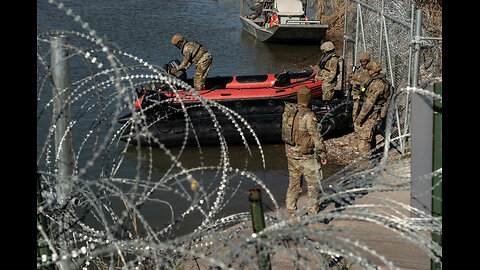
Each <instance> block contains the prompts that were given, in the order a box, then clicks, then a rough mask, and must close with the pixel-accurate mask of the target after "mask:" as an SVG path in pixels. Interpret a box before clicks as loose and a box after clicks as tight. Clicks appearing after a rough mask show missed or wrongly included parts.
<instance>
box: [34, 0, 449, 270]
mask: <svg viewBox="0 0 480 270" xmlns="http://www.w3.org/2000/svg"><path fill="white" fill-rule="evenodd" d="M49 3H51V4H53V5H54V6H56V7H57V8H58V10H59V12H63V13H65V14H67V15H69V16H71V17H72V20H74V21H75V22H77V23H78V24H80V25H81V26H82V29H83V30H84V31H85V32H77V31H69V30H48V29H41V28H39V30H38V33H37V126H38V129H41V132H38V134H37V143H38V144H39V148H38V150H37V172H38V179H37V181H38V183H39V184H40V188H41V189H40V190H38V192H37V195H39V196H40V197H41V198H40V199H39V198H37V216H38V217H39V220H38V222H37V232H38V235H37V239H38V243H37V245H38V246H39V248H40V247H41V248H43V249H44V251H45V250H47V251H46V252H44V253H42V254H38V256H37V268H39V269H41V268H43V267H50V266H56V267H58V268H59V269H80V268H81V269H107V268H121V269H179V268H182V267H183V268H184V269H191V268H200V269H203V268H214V267H217V268H220V269H258V265H257V264H256V262H257V254H256V252H255V246H256V245H262V246H263V250H262V252H263V253H264V254H270V256H271V257H272V264H273V266H274V267H273V268H274V269H282V267H285V268H284V269H287V268H289V267H290V265H293V266H296V267H302V268H305V269H331V268H338V269H344V268H348V267H349V266H351V265H353V264H355V265H358V266H360V267H362V268H365V269H378V267H381V268H387V269H396V268H398V266H397V265H396V263H397V262H396V261H395V258H391V257H388V256H387V255H385V254H383V251H382V250H379V249H375V247H374V246H372V243H370V242H369V241H368V239H365V238H362V234H365V235H369V234H377V235H381V236H382V237H384V238H385V239H390V240H395V241H399V242H401V243H403V244H405V245H406V246H409V247H411V248H413V249H415V250H418V251H419V252H420V253H422V254H424V255H425V257H426V258H428V259H431V260H433V261H435V262H439V263H441V254H442V248H441V246H440V245H438V244H437V243H436V242H434V241H432V239H430V238H429V237H428V236H426V235H428V234H429V233H441V231H442V224H441V220H442V219H441V217H433V216H431V215H429V214H425V213H423V212H421V211H418V210H417V209H415V208H412V207H411V206H410V205H408V204H405V203H403V202H399V201H396V200H395V199H392V198H390V197H389V194H390V192H392V191H396V192H408V191H409V187H410V184H409V183H410V180H411V179H410V174H409V166H410V163H409V161H410V158H409V153H408V149H407V151H406V152H405V153H396V152H392V151H388V145H389V144H388V143H387V145H384V144H380V145H379V146H377V148H376V149H373V150H372V158H371V159H369V158H367V157H361V158H359V159H357V160H355V161H354V162H352V163H351V164H350V165H348V166H346V167H344V168H343V169H342V170H340V171H339V172H337V173H335V174H334V175H332V176H331V177H329V178H327V179H323V180H322V187H321V188H322V190H323V195H322V196H321V197H319V198H318V200H317V202H316V203H319V204H325V205H327V207H326V208H325V209H324V210H323V211H321V212H320V213H319V214H318V215H313V216H309V215H297V216H293V217H287V216H286V215H285V213H283V212H282V211H281V205H280V204H281V203H280V202H279V201H280V200H283V199H282V198H277V197H276V196H275V195H274V194H273V193H272V192H271V191H270V188H269V186H268V185H267V184H266V183H265V182H264V181H263V180H262V179H261V178H259V177H258V176H257V175H255V174H254V173H252V172H250V171H249V170H248V167H247V166H246V163H247V160H248V158H249V157H251V156H252V155H258V156H260V163H261V164H260V166H262V167H263V168H265V167H266V166H268V164H266V163H265V158H264V152H263V148H262V145H261V144H260V143H259V140H258V138H256V135H255V133H254V132H253V129H252V128H251V127H250V126H249V125H248V122H246V121H245V120H244V119H243V118H242V117H241V116H240V115H238V114H236V113H235V112H234V111H231V110H230V109H228V108H226V107H224V106H221V105H220V104H218V103H216V102H214V101H210V100H206V99H204V98H202V97H201V96H200V95H198V93H197V92H196V91H195V90H194V89H193V88H192V87H191V86H189V85H187V84H186V83H184V82H182V81H180V80H178V79H175V78H173V77H172V76H170V75H169V74H167V73H166V71H165V70H163V69H162V68H161V67H158V66H156V65H153V64H150V63H148V62H147V61H145V60H143V59H140V58H138V57H136V56H134V55H132V54H129V53H127V52H123V51H122V50H121V49H119V48H117V46H115V45H113V44H111V43H109V42H107V41H106V40H105V39H103V38H101V37H99V36H97V35H96V32H95V30H93V29H92V28H91V27H90V26H89V24H88V23H87V22H84V21H83V20H82V18H81V17H80V16H78V15H76V14H75V13H74V12H73V10H72V9H70V8H68V7H66V6H65V5H64V4H63V3H61V2H57V1H53V0H50V1H49ZM52 36H55V37H56V36H64V37H66V39H67V40H68V43H67V49H68V51H69V56H68V60H69V61H71V63H76V65H78V66H80V67H81V68H79V69H77V70H75V71H76V72H78V73H76V74H75V77H73V76H72V77H73V78H74V79H73V80H72V82H71V85H70V90H71V95H70V98H69V100H68V102H69V103H70V104H71V106H72V121H71V123H70V124H69V125H68V127H67V130H69V131H72V133H73V137H74V157H75V158H74V173H73V175H72V176H70V177H67V178H66V179H64V180H61V179H62V178H60V177H59V175H58V163H59V158H58V154H57V152H58V151H59V149H56V147H55V142H54V141H55V139H54V137H55V136H54V134H55V132H56V130H57V124H56V121H58V116H55V115H53V114H52V112H51V111H52V107H53V99H54V97H53V96H52V91H51V88H53V87H54V84H53V82H52V79H51V69H52V67H51V66H50V64H49V63H50V61H49V56H50V55H51V51H50V42H51V37H52ZM71 66H73V64H72V65H71ZM153 82H156V83H158V82H160V83H164V84H167V85H168V86H169V87H170V89H172V91H173V92H175V93H176V92H177V91H179V90H183V89H187V90H189V91H190V92H191V93H192V95H194V96H195V97H196V98H197V99H198V100H199V102H200V104H201V105H200V106H203V107H204V108H206V110H207V111H208V112H209V114H210V116H211V120H212V122H213V123H214V127H215V132H216V134H217V136H218V145H219V146H218V148H219V150H220V151H219V156H218V159H217V160H218V163H217V164H214V165H211V164H209V163H210V162H208V160H206V158H205V157H204V149H203V148H202V146H201V145H200V144H199V143H198V141H197V145H196V146H194V148H196V151H197V152H198V159H199V163H200V165H199V166H196V167H187V166H185V165H184V164H182V161H181V160H182V157H183V156H182V155H183V154H184V153H185V151H186V150H185V149H186V146H185V144H186V140H187V137H188V135H189V134H190V133H194V132H195V130H194V129H193V127H192V126H191V120H190V116H189V114H188V110H187V109H186V105H185V104H184V103H183V101H182V99H179V102H180V103H181V105H182V108H183V110H182V112H183V114H184V117H185V119H186V121H185V128H184V138H185V139H184V141H183V145H182V146H181V147H179V148H177V149H172V148H169V147H166V146H165V145H163V144H162V143H161V142H159V141H158V140H156V138H154V137H151V138H150V139H151V140H152V141H155V142H156V145H157V147H152V146H149V147H142V146H141V145H140V143H137V145H133V146H132V145H129V144H128V143H125V142H122V141H120V136H121V134H122V133H123V132H124V131H125V130H126V125H130V126H129V128H130V130H131V131H132V132H147V133H148V128H147V127H148V126H149V125H151V123H149V122H148V121H147V116H146V114H145V112H144V109H140V111H136V110H135V108H134V103H135V101H136V100H138V97H137V96H136V94H135V88H137V87H141V86H142V85H148V84H151V83H153ZM63 91H66V89H63ZM412 91H416V92H417V93H419V94H428V93H425V92H424V91H422V90H420V89H410V88H406V89H405V90H402V91H398V92H397V93H396V97H397V96H398V98H396V97H395V98H392V100H394V104H395V106H391V107H390V109H389V113H388V117H387V123H389V125H390V126H392V127H394V126H395V123H394V121H395V119H394V113H393V112H394V110H395V108H396V106H397V104H401V102H399V101H398V100H401V96H402V93H407V92H412ZM428 95H429V94H428ZM433 98H434V99H440V100H441V97H438V96H435V95H434V96H433ZM213 108H215V109H218V110H219V111H221V112H222V114H223V115H225V116H226V117H227V118H228V119H229V121H230V122H232V123H234V125H235V126H236V127H237V132H238V133H239V134H240V135H241V136H242V137H244V136H246V134H249V135H252V136H254V137H255V138H256V140H255V141H256V144H255V145H248V144H246V143H244V145H243V147H244V148H245V152H246V156H245V166H243V167H242V166H239V167H235V166H233V164H232V158H231V157H230V155H229V146H228V145H227V143H226V142H225V139H224V137H223V136H224V135H223V133H222V128H221V126H220V124H219V123H218V121H217V120H216V118H217V117H218V115H216V114H214V113H213ZM126 112H130V113H132V118H131V120H130V121H129V122H128V123H127V124H119V123H117V119H118V117H119V116H121V115H122V114H123V113H126ZM61 113H65V111H64V110H63V111H61ZM157 121H161V118H160V119H158V120H157ZM390 123H392V124H390ZM80 127H82V129H80ZM85 127H86V129H84V128H85ZM81 130H87V131H84V132H81ZM387 130H389V129H387ZM135 139H136V138H135V137H132V140H135ZM244 141H245V140H244ZM252 146H254V148H253V147H252ZM202 149H203V150H202ZM159 153H160V154H161V157H162V158H161V163H162V164H161V165H160V164H159V161H158V160H157V159H158V157H157V156H158V155H159ZM154 155H156V156H154ZM235 159H238V157H235ZM380 161H381V162H380ZM158 166H162V168H163V169H162V170H161V171H160V172H159V169H157V167H158ZM145 168H146V170H145ZM432 175H435V176H440V178H441V175H442V173H441V170H440V171H437V172H434V173H432V174H429V175H425V176H423V177H422V179H417V180H418V181H426V179H428V178H429V177H431V176H432ZM60 181H64V182H65V183H60ZM244 182H249V183H252V184H253V185H258V186H261V187H262V189H263V190H264V191H265V194H266V195H267V196H266V197H264V199H265V200H266V201H268V202H270V203H272V204H273V208H272V210H271V211H269V212H267V213H265V218H266V225H267V226H266V229H265V230H263V231H262V232H260V233H258V234H252V225H251V217H250V214H249V213H247V212H238V213H233V214H229V215H226V216H225V215H224V216H222V215H220V214H219V213H221V211H222V209H224V208H225V207H226V205H227V204H229V203H231V200H232V198H233V196H234V195H235V194H236V193H243V194H245V197H246V191H245V190H242V189H241V188H240V185H241V183H244ZM59 184H66V185H67V186H68V188H67V189H66V192H67V193H66V194H65V198H67V199H66V200H64V201H61V200H58V196H59V194H58V190H57V188H56V187H57V186H58V185H59ZM167 193H168V194H174V195H175V196H176V198H178V200H182V201H184V202H186V205H184V206H182V207H180V206H178V205H176V204H175V200H173V201H169V200H167V199H165V198H164V195H165V194H167ZM367 197H368V198H369V200H368V201H364V200H362V199H365V198H367ZM245 201H246V202H247V200H245ZM147 207H155V208H158V211H163V212H164V213H165V216H166V217H167V218H165V220H164V221H163V222H160V223H159V222H154V221H152V220H151V218H149V217H148V215H147V213H146V211H144V209H145V208H147ZM307 208H308V205H304V206H301V207H299V212H302V211H305V210H306V209H307ZM411 213H415V214H416V216H415V218H412V217H411ZM40 217H42V218H44V219H45V220H44V221H42V218H40ZM192 218H194V219H198V220H199V222H198V223H199V225H198V226H197V227H196V228H195V229H192V230H190V231H188V232H187V233H186V234H183V235H176V233H175V228H176V227H178V226H181V225H183V224H184V223H187V222H188V220H189V219H192ZM324 223H329V224H330V226H324V225H322V224H324ZM351 223H354V225H356V226H352V224H351Z"/></svg>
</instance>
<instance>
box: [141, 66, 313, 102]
mask: <svg viewBox="0 0 480 270" xmlns="http://www.w3.org/2000/svg"><path fill="white" fill-rule="evenodd" d="M315 73H316V72H313V71H310V72H303V73H292V74H290V73H282V74H268V75H252V76H229V77H211V78H207V79H206V81H205V87H204V90H201V91H199V92H198V94H199V95H201V96H202V97H204V98H207V99H211V100H217V101H221V100H243V99H262V98H269V99H271V98H296V95H297V90H298V88H300V87H301V86H304V85H305V86H307V87H309V88H310V89H311V91H312V98H317V97H320V96H321V95H322V81H321V80H315ZM186 83H188V84H190V85H192V83H193V79H189V80H186ZM162 93H163V94H165V96H166V97H167V98H176V100H177V98H178V97H180V98H181V99H182V101H183V102H196V101H198V100H197V98H196V97H195V96H193V95H192V93H191V92H190V91H187V90H184V91H177V92H176V93H174V92H173V91H163V92H162ZM142 100H143V96H142V97H140V99H139V100H138V101H137V102H136V103H135V107H136V109H140V106H141V103H142ZM176 100H174V102H176Z"/></svg>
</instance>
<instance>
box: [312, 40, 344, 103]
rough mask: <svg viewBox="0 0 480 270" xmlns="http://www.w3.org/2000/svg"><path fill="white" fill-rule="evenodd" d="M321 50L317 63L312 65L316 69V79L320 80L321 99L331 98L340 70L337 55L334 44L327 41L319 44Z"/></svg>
mask: <svg viewBox="0 0 480 270" xmlns="http://www.w3.org/2000/svg"><path fill="white" fill-rule="evenodd" d="M320 50H321V51H322V52H323V55H322V57H321V58H320V61H319V62H318V65H317V66H315V67H314V70H315V71H317V74H316V75H315V79H316V80H322V92H323V93H322V99H323V100H331V99H332V98H333V94H334V93H335V92H334V88H335V86H336V85H337V76H338V74H339V72H340V68H339V64H338V63H339V56H338V55H337V54H336V53H335V45H333V43H332V42H331V41H327V42H325V43H323V44H322V45H321V46H320Z"/></svg>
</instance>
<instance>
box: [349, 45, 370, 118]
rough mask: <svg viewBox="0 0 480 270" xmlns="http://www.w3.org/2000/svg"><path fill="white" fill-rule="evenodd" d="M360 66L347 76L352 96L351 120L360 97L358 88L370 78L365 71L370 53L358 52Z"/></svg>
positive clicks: (355, 112)
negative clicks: (354, 72)
mask: <svg viewBox="0 0 480 270" xmlns="http://www.w3.org/2000/svg"><path fill="white" fill-rule="evenodd" d="M359 58H360V68H359V69H358V70H357V71H356V74H354V75H351V76H350V77H349V78H348V82H349V83H350V84H351V85H352V98H353V111H352V117H353V121H355V118H356V116H357V109H358V103H359V99H360V90H361V89H362V88H363V86H364V85H365V83H366V82H367V81H368V80H369V79H370V74H369V73H368V71H367V64H368V63H369V62H370V53H369V52H361V53H360V57H359Z"/></svg>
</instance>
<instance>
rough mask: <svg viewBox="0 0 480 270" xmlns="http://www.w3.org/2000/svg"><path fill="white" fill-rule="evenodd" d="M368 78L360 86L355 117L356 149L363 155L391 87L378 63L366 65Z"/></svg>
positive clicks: (369, 144)
mask: <svg viewBox="0 0 480 270" xmlns="http://www.w3.org/2000/svg"><path fill="white" fill-rule="evenodd" d="M366 68H367V70H368V73H369V74H370V79H369V80H368V81H367V82H366V83H365V85H364V88H362V90H361V91H362V92H363V95H361V98H360V102H361V103H360V104H361V108H360V112H359V113H358V116H357V117H356V118H355V122H354V128H355V135H356V137H357V139H358V150H359V151H360V154H362V155H365V154H367V153H369V152H370V149H371V147H372V146H371V143H372V140H373V135H374V132H375V130H376V128H377V126H378V124H379V123H380V121H381V120H382V119H383V118H385V116H386V114H387V107H388V104H389V103H390V96H391V94H392V93H391V92H392V91H391V87H390V82H388V80H387V79H386V77H385V74H383V73H380V71H381V70H382V67H381V66H380V64H379V63H377V62H375V61H371V62H370V63H368V64H367V66H366Z"/></svg>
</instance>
